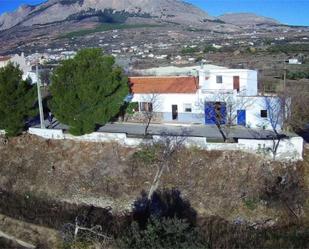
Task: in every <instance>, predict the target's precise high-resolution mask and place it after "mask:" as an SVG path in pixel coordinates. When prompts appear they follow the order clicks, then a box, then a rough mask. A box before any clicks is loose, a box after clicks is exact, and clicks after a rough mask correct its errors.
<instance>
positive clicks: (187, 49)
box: [181, 47, 200, 54]
mask: <svg viewBox="0 0 309 249" xmlns="http://www.w3.org/2000/svg"><path fill="white" fill-rule="evenodd" d="M199 51H200V50H199V48H198V47H193V48H192V47H185V48H183V49H182V50H181V53H182V54H193V53H197V52H199Z"/></svg>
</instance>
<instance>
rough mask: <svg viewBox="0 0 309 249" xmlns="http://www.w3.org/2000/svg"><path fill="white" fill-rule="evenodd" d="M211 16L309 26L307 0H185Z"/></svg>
mask: <svg viewBox="0 0 309 249" xmlns="http://www.w3.org/2000/svg"><path fill="white" fill-rule="evenodd" d="M186 1H187V2H190V3H192V4H195V5H197V6H199V7H201V8H203V9H204V10H206V11H207V12H208V13H209V14H210V15H212V16H218V15H221V14H223V13H227V12H253V13H256V14H258V15H263V16H268V17H272V18H275V19H277V20H279V21H280V22H282V23H286V24H291V25H306V26H309V0H186ZM40 2H43V0H0V13H2V12H5V11H13V10H14V9H16V8H18V6H19V5H21V4H38V3H40Z"/></svg>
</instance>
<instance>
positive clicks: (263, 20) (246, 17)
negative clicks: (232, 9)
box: [218, 13, 280, 27]
mask: <svg viewBox="0 0 309 249" xmlns="http://www.w3.org/2000/svg"><path fill="white" fill-rule="evenodd" d="M218 19H219V20H221V21H223V22H225V23H230V24H234V25H237V26H241V27H246V26H253V25H263V24H268V25H279V24H280V23H279V22H278V21H277V20H275V19H272V18H268V17H264V16H258V15H256V14H254V13H227V14H224V15H221V16H219V17H218Z"/></svg>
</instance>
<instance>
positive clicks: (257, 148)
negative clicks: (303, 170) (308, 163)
mask: <svg viewBox="0 0 309 249" xmlns="http://www.w3.org/2000/svg"><path fill="white" fill-rule="evenodd" d="M276 142H277V141H276ZM238 144H240V145H243V146H244V147H245V148H246V150H253V151H254V152H255V153H258V154H264V155H266V156H269V157H273V153H272V151H273V148H274V142H273V141H272V140H254V139H239V140H238ZM303 148H304V140H303V138H302V137H291V138H288V139H282V140H281V141H280V142H279V146H278V149H277V153H276V155H275V156H276V158H278V159H281V160H292V161H297V160H302V159H303Z"/></svg>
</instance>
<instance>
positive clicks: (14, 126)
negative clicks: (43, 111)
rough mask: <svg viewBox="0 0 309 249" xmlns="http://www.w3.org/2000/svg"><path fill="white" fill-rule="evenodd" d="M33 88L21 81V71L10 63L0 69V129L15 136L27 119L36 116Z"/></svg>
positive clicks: (26, 82) (28, 83)
mask: <svg viewBox="0 0 309 249" xmlns="http://www.w3.org/2000/svg"><path fill="white" fill-rule="evenodd" d="M35 96H36V95H35V88H34V87H32V86H31V85H30V82H29V81H24V80H22V71H21V70H20V69H19V68H18V67H17V66H15V65H13V64H12V63H9V64H8V65H7V66H6V67H3V68H1V69H0V129H4V130H5V131H6V134H7V136H16V135H18V134H19V133H21V132H22V130H23V129H24V127H25V121H26V119H27V118H28V117H30V116H34V115H35V114H36V112H35V110H34V104H35Z"/></svg>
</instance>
